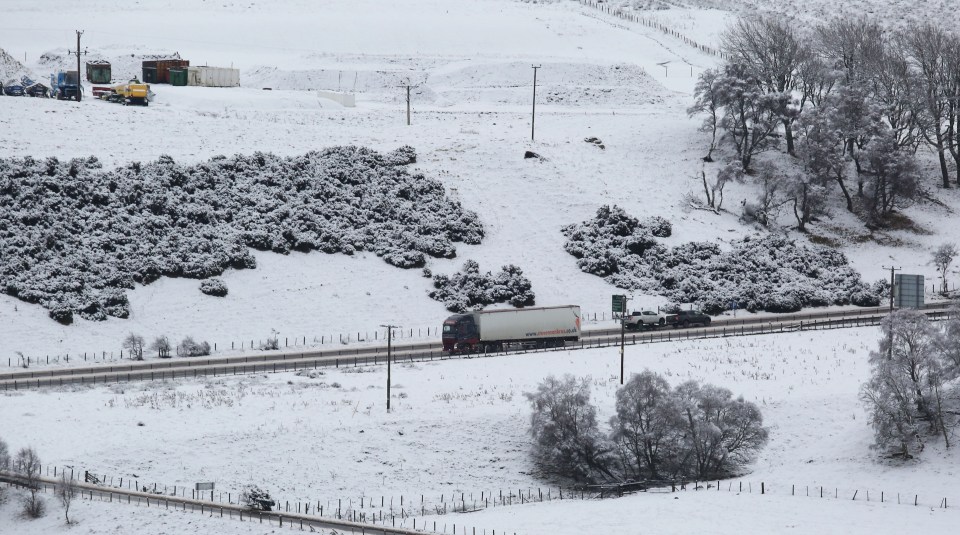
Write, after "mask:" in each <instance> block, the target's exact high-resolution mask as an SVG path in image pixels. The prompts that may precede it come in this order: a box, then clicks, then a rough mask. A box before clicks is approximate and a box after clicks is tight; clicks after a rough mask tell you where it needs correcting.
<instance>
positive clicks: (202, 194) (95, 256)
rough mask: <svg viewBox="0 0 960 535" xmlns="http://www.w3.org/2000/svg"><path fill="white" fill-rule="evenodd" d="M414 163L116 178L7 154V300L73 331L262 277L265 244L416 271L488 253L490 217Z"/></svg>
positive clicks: (174, 169) (0, 189)
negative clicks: (258, 273) (468, 253)
mask: <svg viewBox="0 0 960 535" xmlns="http://www.w3.org/2000/svg"><path fill="white" fill-rule="evenodd" d="M414 161H416V153H415V151H414V150H413V149H412V148H411V147H406V146H405V147H401V148H399V149H397V150H396V151H393V152H390V153H386V154H380V153H378V152H375V151H372V150H369V149H366V148H362V147H352V146H347V147H333V148H329V149H325V150H321V151H312V152H308V153H306V154H303V155H300V156H291V157H280V156H275V155H273V154H268V153H259V152H258V153H254V154H252V155H236V156H232V157H225V156H217V157H214V158H211V159H210V160H208V161H205V162H200V163H198V164H195V165H179V164H177V163H176V162H174V160H173V159H172V158H170V157H169V156H161V157H160V158H158V159H157V160H156V161H155V162H147V163H139V162H133V163H131V164H128V165H124V166H121V167H117V168H116V169H112V170H107V169H103V166H102V165H101V164H100V162H99V161H98V160H97V159H96V158H95V157H89V158H83V159H74V160H70V161H60V160H58V159H56V158H47V159H45V160H40V159H34V158H31V157H25V158H0V292H2V293H5V294H8V295H10V296H13V297H16V298H18V299H21V300H23V301H26V302H28V303H38V304H40V305H42V306H43V307H45V308H46V309H47V310H49V314H50V316H51V317H52V318H53V319H55V320H56V321H58V322H60V323H64V324H69V323H71V322H72V321H73V319H74V317H75V316H77V315H79V316H80V317H82V318H85V319H91V320H103V319H106V318H107V317H108V316H114V317H119V318H125V317H127V316H128V315H129V303H128V301H127V296H126V290H130V289H133V288H134V285H135V284H138V283H139V284H150V283H151V282H153V281H155V280H157V279H159V278H160V277H188V278H195V279H210V278H211V277H216V276H218V275H221V274H222V273H223V272H224V271H225V270H227V269H231V268H232V269H250V268H254V267H256V260H255V258H254V257H253V255H252V254H251V251H250V249H251V248H253V249H258V250H264V251H274V252H278V253H281V254H286V253H288V252H290V251H302V252H308V251H312V250H318V251H322V252H325V253H343V254H354V253H356V252H359V251H370V252H372V253H374V254H376V255H378V256H380V257H382V258H383V259H384V260H385V261H386V262H388V263H390V264H391V265H394V266H399V267H403V268H414V267H423V266H424V265H425V263H426V258H427V257H442V258H453V257H454V256H456V248H455V247H454V244H455V243H456V242H464V243H470V244H477V243H480V241H481V239H482V238H483V235H484V233H483V227H482V225H481V224H480V221H479V219H478V217H477V214H475V213H474V212H470V211H467V210H464V209H463V207H462V206H461V205H460V204H459V203H458V202H456V201H453V200H451V199H449V198H447V197H446V195H445V192H444V188H443V185H442V184H441V183H440V182H439V181H437V180H434V179H431V178H427V177H425V176H423V175H421V174H416V173H411V172H409V171H408V170H407V168H406V166H407V165H408V164H410V163H412V162H414ZM208 284H209V283H208Z"/></svg>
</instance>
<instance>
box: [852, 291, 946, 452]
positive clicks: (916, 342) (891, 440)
mask: <svg viewBox="0 0 960 535" xmlns="http://www.w3.org/2000/svg"><path fill="white" fill-rule="evenodd" d="M881 327H882V330H883V335H882V337H881V339H880V344H879V346H880V347H879V350H878V351H874V352H871V353H870V366H871V368H872V372H871V376H870V380H869V381H868V382H867V383H866V384H864V385H863V387H862V388H861V394H860V396H861V399H862V400H863V402H864V403H865V404H866V405H867V410H868V411H869V412H870V424H871V426H872V427H873V430H874V447H875V448H877V449H882V450H884V451H886V452H888V453H889V454H890V455H891V456H894V457H901V458H905V459H907V458H911V457H912V454H913V452H915V451H918V450H922V449H923V438H922V436H921V433H922V432H923V430H924V429H923V427H922V425H923V422H933V424H932V425H931V426H930V430H931V431H934V432H936V431H938V430H942V429H944V428H945V426H944V423H943V422H944V415H943V413H942V412H941V411H942V403H941V401H942V396H941V392H942V386H943V384H944V383H945V380H946V377H945V376H944V375H942V373H943V372H941V369H942V368H941V366H939V365H938V363H937V354H936V351H937V348H938V347H939V344H938V334H937V332H936V330H935V329H934V327H933V326H932V325H931V324H930V321H929V320H928V319H927V317H926V316H925V315H924V314H923V313H922V312H919V311H916V310H912V309H904V310H898V311H896V312H894V313H892V314H890V315H889V316H887V317H886V318H884V320H883V323H882V324H881ZM932 374H933V375H939V377H931V375H932ZM932 388H937V389H939V390H940V392H936V393H935V394H934V395H935V397H934V398H933V403H931V399H932V398H931V396H930V393H931V389H932ZM944 432H945V431H944ZM944 436H946V435H944ZM914 445H915V446H914Z"/></svg>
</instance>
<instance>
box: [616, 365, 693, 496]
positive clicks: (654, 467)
mask: <svg viewBox="0 0 960 535" xmlns="http://www.w3.org/2000/svg"><path fill="white" fill-rule="evenodd" d="M681 424H682V416H681V414H680V406H679V405H678V404H677V402H676V398H675V397H674V396H673V392H672V391H671V390H670V385H669V383H667V381H666V379H664V378H663V377H661V376H659V375H657V374H656V373H653V372H651V371H649V370H646V371H644V372H643V373H640V374H636V375H634V376H633V377H631V378H630V380H629V381H627V384H625V385H623V386H622V387H621V388H620V389H619V390H617V414H616V415H615V416H613V417H612V418H611V419H610V426H611V427H612V428H613V433H612V435H611V439H612V440H613V441H614V442H615V443H616V444H617V445H618V446H620V447H621V448H622V451H624V452H625V453H626V454H627V455H626V456H627V457H628V459H625V460H624V463H623V464H624V466H625V467H627V470H626V472H627V475H628V476H632V477H635V478H651V479H660V478H661V476H662V475H664V469H667V470H671V471H672V470H673V467H670V466H669V465H670V464H671V462H672V461H673V460H675V459H676V457H677V456H678V454H679V452H678V451H677V445H678V443H679V440H680V433H679V432H678V429H680V427H681ZM664 464H666V465H668V466H666V467H664V466H662V465H664ZM670 475H672V474H670Z"/></svg>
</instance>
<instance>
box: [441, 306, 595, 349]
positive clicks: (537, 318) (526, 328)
mask: <svg viewBox="0 0 960 535" xmlns="http://www.w3.org/2000/svg"><path fill="white" fill-rule="evenodd" d="M578 340H580V307H579V306H576V305H564V306H554V307H534V308H510V309H504V310H484V311H479V312H468V313H466V314H455V315H453V316H450V317H449V318H447V320H446V321H444V322H443V350H444V351H447V352H451V353H470V352H480V351H482V352H490V351H502V350H503V349H504V348H505V347H506V346H509V345H521V346H527V347H563V345H564V342H576V341H578Z"/></svg>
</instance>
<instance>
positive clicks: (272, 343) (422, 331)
mask: <svg viewBox="0 0 960 535" xmlns="http://www.w3.org/2000/svg"><path fill="white" fill-rule="evenodd" d="M584 318H586V320H587V321H591V320H590V314H585V315H584ZM610 319H613V317H612V316H611V318H610ZM606 320H607V314H606V312H603V313H599V314H598V313H594V314H593V320H592V321H595V322H596V321H606ZM414 331H416V336H414ZM398 334H399V336H398ZM439 334H440V328H438V327H426V328H417V329H413V328H409V329H395V330H394V335H393V336H394V339H395V340H396V339H400V340H403V339H413V338H417V339H423V338H436V337H437V336H439ZM337 336H338V338H337V340H338V342H339V343H340V344H344V343H352V342H369V341H371V340H373V341H379V340H386V331H384V334H383V336H381V335H380V331H374V332H373V338H372V339H371V338H370V333H369V332H364V333H360V332H357V333H356V338H354V337H353V333H349V334H347V335H346V338H344V335H343V334H339V335H337ZM291 341H292V342H293V347H297V346H298V345H303V346H307V337H306V336H298V337H295V338H289V337H284V339H283V345H282V346H281V345H280V339H279V337H278V338H274V339H267V340H266V343H265V342H264V341H263V340H252V339H251V340H250V341H249V344H248V343H247V341H246V340H244V341H241V342H240V343H239V344H237V343H236V342H235V341H234V342H230V349H231V350H236V349H241V350H258V351H260V350H266V349H281V348H288V347H291ZM255 342H256V343H255ZM331 343H334V337H333V335H320V337H319V339H318V338H317V337H316V336H314V337H313V344H319V345H321V346H323V345H326V344H331ZM238 346H239V347H238ZM219 347H220V346H219V344H218V343H217V342H214V343H213V351H214V352H218V351H219V350H220V349H219ZM224 348H226V346H224ZM118 355H119V356H118ZM71 358H73V359H74V360H77V359H83V361H84V362H101V361H102V362H107V361H110V362H112V361H115V360H124V359H127V360H129V359H130V353H129V351H127V352H126V357H125V356H124V350H123V349H121V350H120V351H119V353H117V352H114V351H99V352H97V351H94V352H91V353H87V352H84V353H82V354H80V353H77V354H75V355H74V356H73V357H71V356H70V354H69V353H68V354H66V355H63V356H61V355H54V356H53V358H52V359H51V357H50V355H46V356H45V357H43V358H41V357H30V356H23V357H16V358H14V357H7V367H11V368H12V367H16V368H29V367H30V366H33V365H40V364H50V363H51V362H53V363H54V364H57V363H59V362H60V361H61V360H63V361H64V362H67V363H69V362H70V359H71ZM160 358H166V357H160ZM184 358H185V357H184Z"/></svg>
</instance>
